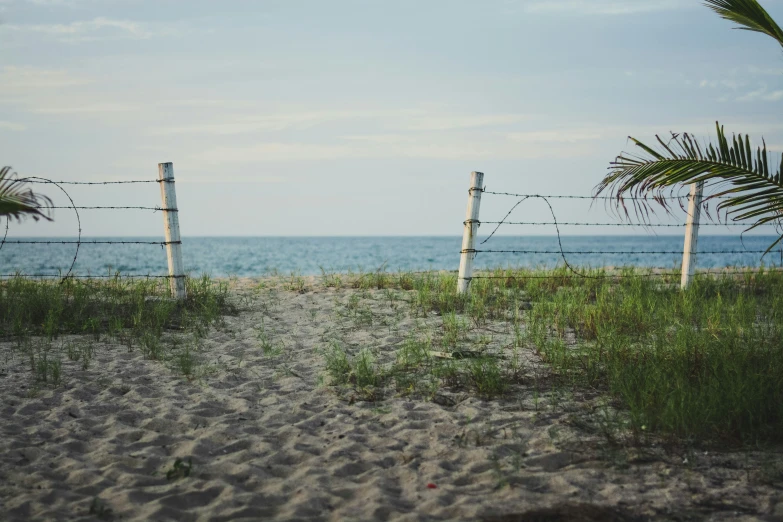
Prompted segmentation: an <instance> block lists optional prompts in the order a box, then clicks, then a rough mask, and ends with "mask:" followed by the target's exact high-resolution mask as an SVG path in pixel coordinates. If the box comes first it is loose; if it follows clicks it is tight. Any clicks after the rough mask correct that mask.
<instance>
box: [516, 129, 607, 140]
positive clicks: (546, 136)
mask: <svg viewBox="0 0 783 522" xmlns="http://www.w3.org/2000/svg"><path fill="white" fill-rule="evenodd" d="M602 137H603V136H602V133H601V132H596V131H590V130H587V131H579V130H574V131H535V132H515V133H511V134H509V135H507V138H508V139H509V140H511V141H515V142H519V143H576V142H580V141H595V140H600V139H601V138H602Z"/></svg>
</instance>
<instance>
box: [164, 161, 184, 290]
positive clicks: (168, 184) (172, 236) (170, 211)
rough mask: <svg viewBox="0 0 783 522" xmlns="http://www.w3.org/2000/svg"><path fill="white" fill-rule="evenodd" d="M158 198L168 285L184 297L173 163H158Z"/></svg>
mask: <svg viewBox="0 0 783 522" xmlns="http://www.w3.org/2000/svg"><path fill="white" fill-rule="evenodd" d="M158 180H159V182H160V199H161V200H162V202H163V229H164V231H165V237H166V256H167V257H168V260H169V286H170V288H171V294H172V295H173V296H174V297H175V298H177V299H180V300H182V299H185V266H184V265H183V264H182V242H181V239H180V235H179V211H178V207H177V192H176V191H175V190H174V164H173V163H158Z"/></svg>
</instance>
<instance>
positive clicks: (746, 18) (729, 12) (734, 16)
mask: <svg viewBox="0 0 783 522" xmlns="http://www.w3.org/2000/svg"><path fill="white" fill-rule="evenodd" d="M705 5H706V6H707V7H709V8H710V9H712V10H713V11H715V12H716V13H718V15H719V16H721V17H722V18H725V19H726V20H729V21H732V22H734V23H736V24H737V25H739V27H737V29H744V30H746V31H755V32H757V33H764V34H766V35H769V36H771V37H772V38H774V39H775V40H777V41H778V43H779V44H780V45H781V46H783V30H781V29H780V27H779V26H778V24H777V23H775V20H773V19H772V17H771V16H769V13H767V11H766V10H765V9H764V8H763V7H761V5H760V4H759V3H758V2H757V0H705Z"/></svg>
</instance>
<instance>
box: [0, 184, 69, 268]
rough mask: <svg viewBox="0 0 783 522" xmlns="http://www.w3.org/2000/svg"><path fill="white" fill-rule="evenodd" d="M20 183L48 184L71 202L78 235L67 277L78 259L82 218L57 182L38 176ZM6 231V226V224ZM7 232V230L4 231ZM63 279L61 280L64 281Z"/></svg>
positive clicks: (65, 191)
mask: <svg viewBox="0 0 783 522" xmlns="http://www.w3.org/2000/svg"><path fill="white" fill-rule="evenodd" d="M19 181H20V182H22V183H26V182H27V183H48V184H52V185H54V186H55V187H57V188H58V189H60V190H61V191H62V193H63V194H65V197H67V198H68V201H70V202H71V206H70V208H72V209H73V212H74V214H76V228H77V230H78V235H77V236H76V242H75V244H76V251H75V252H74V253H73V261H71V266H69V267H68V271H67V272H66V273H65V277H68V276H70V275H71V273H72V272H73V267H74V266H76V259H77V258H78V257H79V247H81V240H82V218H81V217H80V216H79V209H77V208H76V203H74V202H73V198H72V197H71V195H70V194H68V191H67V190H65V189H64V188H62V186H61V184H60V183H59V182H57V181H52V180H50V179H46V178H40V177H38V176H30V177H27V178H21V179H19ZM6 229H7V224H6ZM6 232H7V230H6ZM5 243H8V241H5V239H4V240H3V244H5ZM64 279H65V278H63V280H64Z"/></svg>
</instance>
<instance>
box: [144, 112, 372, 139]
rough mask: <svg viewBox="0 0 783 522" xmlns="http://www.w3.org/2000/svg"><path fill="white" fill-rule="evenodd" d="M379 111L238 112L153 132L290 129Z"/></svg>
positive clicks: (349, 118)
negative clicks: (220, 118) (206, 121)
mask: <svg viewBox="0 0 783 522" xmlns="http://www.w3.org/2000/svg"><path fill="white" fill-rule="evenodd" d="M208 106H209V105H208ZM214 107H221V105H220V104H216V105H214ZM377 115H378V113H373V112H366V111H314V112H292V113H283V114H262V115H257V116H234V117H231V118H228V119H224V120H223V121H217V122H210V123H193V124H187V125H177V126H171V127H163V128H160V129H153V130H151V131H150V133H151V134H153V135H177V134H207V135H216V136H221V135H232V134H250V133H254V132H269V131H281V130H287V129H299V130H303V129H309V128H312V127H314V126H316V125H320V124H323V123H327V122H334V121H339V120H351V119H367V118H371V117H375V116H377Z"/></svg>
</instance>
